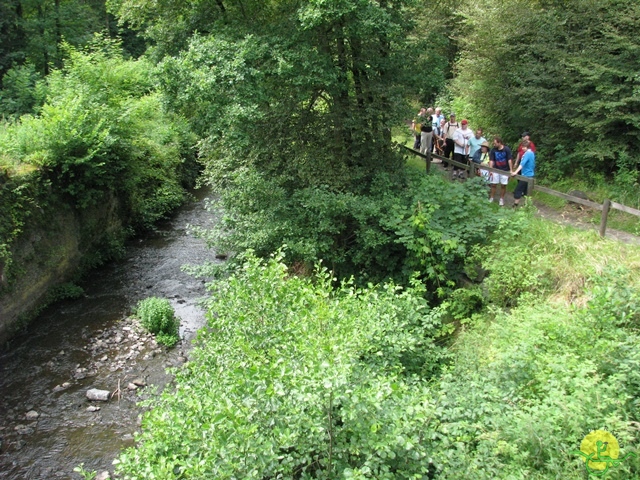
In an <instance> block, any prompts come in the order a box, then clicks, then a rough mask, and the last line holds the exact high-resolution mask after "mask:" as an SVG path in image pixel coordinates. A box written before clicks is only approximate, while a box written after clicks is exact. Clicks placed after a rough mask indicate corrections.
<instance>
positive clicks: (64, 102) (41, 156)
mask: <svg viewBox="0 0 640 480" xmlns="http://www.w3.org/2000/svg"><path fill="white" fill-rule="evenodd" d="M67 49H68V60H67V63H66V66H65V68H64V69H62V70H59V71H55V72H53V73H51V75H49V77H47V84H46V91H47V94H46V101H45V103H44V104H43V105H42V107H41V109H40V112H39V114H38V115H23V116H22V117H20V118H19V119H18V120H15V121H13V122H8V123H4V124H2V125H0V151H2V154H1V156H0V172H2V175H1V176H0V183H1V191H0V197H1V200H2V202H3V211H5V212H8V215H6V216H5V215H3V216H2V220H0V256H1V257H2V258H4V259H5V261H6V262H9V258H8V257H9V250H10V246H11V244H12V242H13V241H14V240H15V238H16V236H17V235H18V234H19V232H20V231H21V229H22V227H23V225H24V222H25V220H26V218H27V217H28V215H29V212H30V211H31V210H32V209H34V208H38V205H40V204H42V205H44V206H46V205H47V204H51V203H53V197H55V198H57V199H61V200H64V201H67V202H68V203H70V204H71V205H72V206H73V207H75V208H76V209H85V208H88V207H91V206H94V205H97V204H99V203H101V202H103V201H105V200H106V199H108V198H109V196H110V195H115V196H116V197H118V198H119V200H120V208H121V209H122V214H123V215H122V216H123V218H124V219H125V220H126V223H127V224H128V225H130V226H131V227H133V228H134V229H141V228H149V227H150V226H151V225H153V223H154V222H156V221H157V220H158V219H160V218H163V217H164V216H165V215H166V214H167V213H168V212H169V211H171V209H173V208H175V207H176V206H177V205H179V204H180V203H181V202H182V201H184V199H185V190H184V188H185V187H186V186H189V185H192V184H193V182H194V180H195V175H196V174H197V167H196V164H195V159H194V156H193V152H192V150H191V146H192V144H193V143H194V141H195V140H194V138H193V136H192V134H191V133H190V130H189V127H188V125H187V124H186V122H185V121H184V120H182V119H181V118H180V117H179V116H177V115H175V114H171V113H168V112H166V111H165V109H164V108H163V105H162V101H161V97H160V95H159V94H158V92H157V91H156V90H155V88H154V82H153V72H154V68H153V66H152V65H150V64H149V63H148V62H147V61H144V60H125V59H124V58H123V56H122V54H121V50H120V47H119V45H118V43H117V42H111V41H108V40H105V39H100V38H98V39H96V41H95V43H94V44H93V45H92V46H91V47H88V48H87V49H86V50H84V51H78V50H75V49H74V48H72V47H70V46H68V47H67Z"/></svg>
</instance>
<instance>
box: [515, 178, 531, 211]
mask: <svg viewBox="0 0 640 480" xmlns="http://www.w3.org/2000/svg"><path fill="white" fill-rule="evenodd" d="M528 186H529V184H528V183H527V182H525V181H524V180H518V185H516V189H515V190H514V191H513V198H514V200H513V204H514V206H516V207H517V206H518V205H519V204H520V199H521V198H522V197H523V196H524V195H526V194H527V187H528Z"/></svg>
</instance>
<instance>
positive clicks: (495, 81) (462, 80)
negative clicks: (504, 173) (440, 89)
mask: <svg viewBox="0 0 640 480" xmlns="http://www.w3.org/2000/svg"><path fill="white" fill-rule="evenodd" d="M463 11H464V12H465V13H466V19H467V20H466V23H465V27H464V29H463V30H462V31H463V32H464V33H463V35H462V37H461V41H462V42H463V48H462V55H461V59H460V61H459V63H458V70H457V71H458V76H457V78H456V80H455V85H454V87H453V94H454V96H456V97H457V98H458V102H459V105H458V106H459V107H460V108H462V109H463V110H464V111H465V112H466V114H467V115H469V116H471V117H472V119H474V120H475V123H476V124H479V125H484V126H485V127H486V128H488V129H490V130H491V131H493V132H498V133H501V134H502V135H503V136H504V137H506V138H507V139H516V138H518V137H519V135H520V133H521V132H522V131H524V130H529V131H531V132H532V135H533V137H532V139H533V140H534V141H535V143H536V145H537V146H538V150H539V151H540V152H541V157H540V158H541V159H542V160H543V161H542V162H541V163H540V167H541V172H542V173H544V174H545V175H547V176H549V177H551V178H562V177H564V176H565V175H567V174H577V175H578V176H579V177H581V178H586V179H589V178H592V179H594V180H595V181H600V182H602V176H599V175H598V174H601V175H606V176H607V177H614V176H615V179H616V182H617V183H618V184H620V185H622V186H625V187H626V188H627V189H629V188H633V187H634V184H635V187H636V188H637V184H638V180H639V172H640V153H639V152H640V95H639V92H640V78H639V77H638V71H639V70H640V56H639V55H638V52H639V51H640V40H639V37H638V35H637V26H638V22H639V21H640V5H638V3H637V2H628V1H619V0H588V1H584V0H576V1H567V2H549V1H542V0H540V1H528V0H527V1H525V0H508V1H504V2H500V3H499V7H498V6H496V2H494V1H492V0H477V1H473V2H467V3H466V4H465V6H464V7H463ZM594 173H595V174H596V175H595V176H594ZM636 196H637V190H636ZM634 203H635V202H634Z"/></svg>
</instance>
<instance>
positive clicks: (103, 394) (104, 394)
mask: <svg viewBox="0 0 640 480" xmlns="http://www.w3.org/2000/svg"><path fill="white" fill-rule="evenodd" d="M110 395H111V392H110V391H109V390H98V389H97V388H92V389H90V390H87V398H88V399H89V400H92V401H97V402H107V401H109V396H110Z"/></svg>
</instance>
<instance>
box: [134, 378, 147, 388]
mask: <svg viewBox="0 0 640 480" xmlns="http://www.w3.org/2000/svg"><path fill="white" fill-rule="evenodd" d="M131 383H133V384H134V385H136V386H137V387H146V386H147V382H145V381H144V379H143V378H136V379H135V380H133V381H132V382H131Z"/></svg>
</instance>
